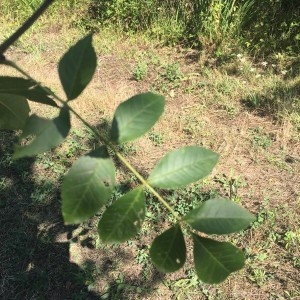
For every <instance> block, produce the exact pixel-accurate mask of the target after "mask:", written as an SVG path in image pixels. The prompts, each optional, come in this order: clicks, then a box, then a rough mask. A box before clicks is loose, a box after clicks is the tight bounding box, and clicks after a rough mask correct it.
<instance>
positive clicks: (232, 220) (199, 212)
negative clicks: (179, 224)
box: [184, 198, 255, 234]
mask: <svg viewBox="0 0 300 300" xmlns="http://www.w3.org/2000/svg"><path fill="white" fill-rule="evenodd" d="M184 220H185V221H186V222H187V223H188V224H190V225H191V227H192V228H194V229H196V230H199V231H201V232H204V233H207V234H228V233H233V232H237V231H240V230H242V229H245V228H246V227H248V226H249V225H250V223H251V222H253V221H255V217H254V215H252V214H251V213H249V212H248V211H247V210H246V209H245V208H243V207H241V206H240V205H238V204H236V203H234V202H232V201H230V200H226V199H222V198H217V199H211V200H208V201H206V202H204V203H203V204H202V205H201V206H199V207H196V208H195V209H193V210H192V211H190V212H189V213H188V214H187V215H186V216H185V217H184Z"/></svg>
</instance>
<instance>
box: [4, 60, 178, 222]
mask: <svg viewBox="0 0 300 300" xmlns="http://www.w3.org/2000/svg"><path fill="white" fill-rule="evenodd" d="M5 64H6V65H8V66H11V67H13V68H14V69H16V70H17V71H19V72H20V73H21V74H22V75H24V76H25V77H27V78H28V79H29V80H31V81H32V82H34V83H35V84H38V85H39V86H40V87H41V88H42V89H43V90H44V91H45V92H46V93H48V94H50V95H51V96H52V97H53V98H55V99H56V100H57V101H58V102H59V103H60V104H62V105H63V106H65V107H67V108H68V109H69V110H70V111H71V112H72V113H73V114H74V115H75V116H76V117H77V118H78V119H79V120H80V121H81V122H82V123H83V124H84V125H85V126H86V127H88V128H89V129H91V130H92V131H93V132H94V133H95V135H96V136H97V137H98V138H99V140H100V141H101V142H102V143H104V144H105V145H106V146H108V147H109V148H110V149H111V150H113V152H114V153H115V155H116V156H117V157H118V159H119V160H120V161H121V163H122V164H123V165H124V166H125V167H126V168H127V169H128V170H129V171H131V172H132V173H133V174H134V176H135V177H136V178H137V179H138V180H139V181H140V182H141V184H142V185H143V186H145V187H146V188H147V189H148V190H149V191H150V192H151V193H152V194H153V195H154V196H155V197H156V198H157V199H158V200H159V201H160V202H161V203H162V204H163V205H164V206H165V207H166V208H167V209H168V210H169V211H170V213H171V214H172V215H173V216H174V217H175V218H176V220H177V221H178V222H181V218H180V217H179V216H178V214H177V213H176V212H175V210H174V209H173V208H172V207H171V206H170V205H169V204H168V202H167V201H166V200H164V198H163V197H162V196H161V195H160V194H159V193H158V192H157V191H156V190H155V189H154V188H153V187H152V186H151V185H150V184H149V183H148V182H147V180H146V179H145V178H144V177H143V176H142V175H141V174H140V173H139V172H138V171H137V170H136V169H135V168H134V167H133V166H132V165H131V164H130V162H129V161H128V160H127V159H126V158H125V157H124V156H123V155H122V154H121V153H120V152H119V151H118V149H117V148H116V146H115V145H114V144H113V143H112V142H111V141H109V140H108V139H107V138H106V137H105V136H104V135H103V134H101V133H100V132H99V131H98V130H97V129H96V128H94V127H93V126H92V125H91V124H89V123H88V122H87V121H86V120H85V119H84V118H83V117H82V116H80V115H79V114H78V113H77V112H76V110H74V109H73V108H72V107H71V106H69V104H68V102H66V101H64V100H63V99H62V98H60V97H59V96H57V95H56V94H55V93H54V92H52V91H51V90H50V89H48V88H46V87H44V86H42V85H41V84H40V83H39V82H38V81H36V80H35V79H34V78H33V77H31V76H30V75H29V74H28V73H27V72H26V71H24V70H23V69H21V68H20V67H19V66H18V65H16V64H15V63H14V62H12V61H10V60H6V61H5Z"/></svg>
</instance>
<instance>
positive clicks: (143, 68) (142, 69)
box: [133, 61, 148, 81]
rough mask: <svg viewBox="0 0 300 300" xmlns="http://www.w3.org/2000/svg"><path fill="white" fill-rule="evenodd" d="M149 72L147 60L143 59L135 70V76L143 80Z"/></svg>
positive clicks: (136, 78)
mask: <svg viewBox="0 0 300 300" xmlns="http://www.w3.org/2000/svg"><path fill="white" fill-rule="evenodd" d="M147 73H148V65H147V63H146V62H144V61H141V62H139V63H138V64H137V66H136V67H135V68H134V70H133V78H134V79H135V80H136V81H142V80H144V79H145V78H146V77H147Z"/></svg>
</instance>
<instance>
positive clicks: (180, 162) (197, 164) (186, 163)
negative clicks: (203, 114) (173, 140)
mask: <svg viewBox="0 0 300 300" xmlns="http://www.w3.org/2000/svg"><path fill="white" fill-rule="evenodd" d="M218 158H219V155H218V154H216V153H214V152H212V151H211V150H208V149H205V148H202V147H198V146H187V147H183V148H181V149H178V150H175V151H172V152H170V153H168V154H167V155H166V156H164V157H163V158H162V159H161V160H160V161H159V162H158V164H157V165H156V166H155V168H154V169H153V170H152V172H151V174H150V176H149V178H148V183H149V184H150V185H152V186H154V187H158V188H163V189H176V188H179V187H183V186H186V185H187V184H190V183H192V182H195V181H197V180H199V179H202V178H203V177H205V176H207V175H208V174H209V173H210V172H211V171H212V169H213V168H214V166H215V165H216V163H217V161H218Z"/></svg>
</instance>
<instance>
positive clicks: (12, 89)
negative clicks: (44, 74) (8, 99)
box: [0, 76, 57, 107]
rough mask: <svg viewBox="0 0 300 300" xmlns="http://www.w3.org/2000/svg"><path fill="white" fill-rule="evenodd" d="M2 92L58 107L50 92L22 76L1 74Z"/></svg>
mask: <svg viewBox="0 0 300 300" xmlns="http://www.w3.org/2000/svg"><path fill="white" fill-rule="evenodd" d="M0 93H3V94H10V95H18V96H23V97H25V98H27V99H28V100H31V101H34V102H39V103H42V104H47V105H50V106H54V107H57V104H56V103H55V102H54V101H53V100H52V99H51V98H50V97H49V93H47V92H46V91H45V90H44V89H43V88H42V87H41V86H39V85H37V84H36V83H35V82H33V81H31V80H28V79H24V78H20V77H9V76H1V77H0Z"/></svg>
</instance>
